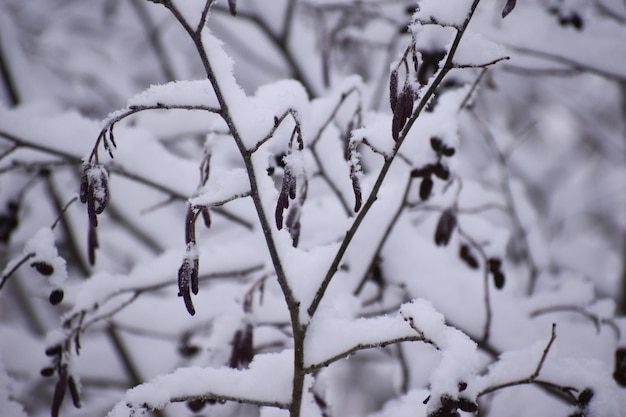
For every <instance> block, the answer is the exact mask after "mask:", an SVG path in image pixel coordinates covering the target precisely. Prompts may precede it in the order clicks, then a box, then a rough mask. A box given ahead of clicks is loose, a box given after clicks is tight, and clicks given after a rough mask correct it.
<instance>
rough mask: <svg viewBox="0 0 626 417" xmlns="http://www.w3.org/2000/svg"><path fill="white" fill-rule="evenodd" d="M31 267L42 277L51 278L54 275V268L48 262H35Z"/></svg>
mask: <svg viewBox="0 0 626 417" xmlns="http://www.w3.org/2000/svg"><path fill="white" fill-rule="evenodd" d="M30 266H31V267H33V268H35V269H36V270H37V272H39V273H40V274H41V275H45V276H47V277H49V276H50V275H52V274H54V267H53V266H52V265H50V264H49V263H47V262H33V263H32V264H30Z"/></svg>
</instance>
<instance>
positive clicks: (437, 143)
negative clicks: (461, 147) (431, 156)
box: [430, 136, 444, 153]
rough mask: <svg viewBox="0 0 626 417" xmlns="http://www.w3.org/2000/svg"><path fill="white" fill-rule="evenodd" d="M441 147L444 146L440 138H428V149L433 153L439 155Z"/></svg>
mask: <svg viewBox="0 0 626 417" xmlns="http://www.w3.org/2000/svg"><path fill="white" fill-rule="evenodd" d="M443 146H444V145H443V141H442V140H441V139H440V138H438V137H436V136H433V137H432V138H430V147H431V148H432V149H433V151H435V152H437V153H441V150H442V149H443Z"/></svg>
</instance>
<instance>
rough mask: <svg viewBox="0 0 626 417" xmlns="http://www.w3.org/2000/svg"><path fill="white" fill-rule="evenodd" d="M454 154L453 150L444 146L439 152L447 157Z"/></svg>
mask: <svg viewBox="0 0 626 417" xmlns="http://www.w3.org/2000/svg"><path fill="white" fill-rule="evenodd" d="M455 152H456V151H455V149H454V148H450V147H448V146H445V145H444V147H443V149H442V150H441V154H442V155H443V156H447V157H451V156H454V154H455Z"/></svg>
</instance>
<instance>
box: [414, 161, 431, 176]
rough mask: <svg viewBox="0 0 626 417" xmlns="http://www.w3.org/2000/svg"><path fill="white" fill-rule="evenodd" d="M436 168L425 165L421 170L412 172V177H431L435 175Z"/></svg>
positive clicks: (416, 169) (417, 169)
mask: <svg viewBox="0 0 626 417" xmlns="http://www.w3.org/2000/svg"><path fill="white" fill-rule="evenodd" d="M433 170H434V166H433V165H432V164H428V165H425V166H423V167H421V168H415V169H412V170H411V177H413V178H417V177H429V176H431V175H432V174H433Z"/></svg>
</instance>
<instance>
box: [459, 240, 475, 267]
mask: <svg viewBox="0 0 626 417" xmlns="http://www.w3.org/2000/svg"><path fill="white" fill-rule="evenodd" d="M459 257H460V258H461V259H462V260H463V262H465V263H466V264H467V266H469V267H470V268H472V269H477V268H478V259H476V257H475V256H474V254H473V253H472V251H471V249H470V247H469V246H468V245H465V244H463V245H461V248H460V249H459Z"/></svg>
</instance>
